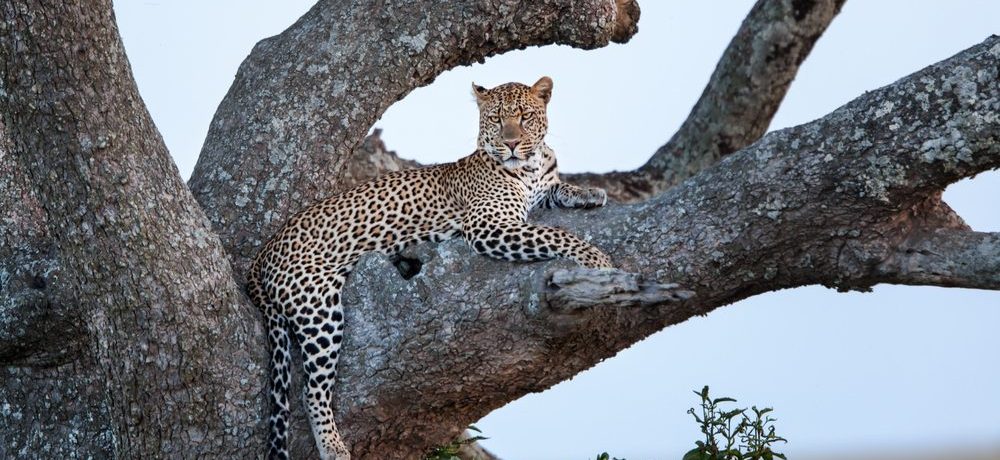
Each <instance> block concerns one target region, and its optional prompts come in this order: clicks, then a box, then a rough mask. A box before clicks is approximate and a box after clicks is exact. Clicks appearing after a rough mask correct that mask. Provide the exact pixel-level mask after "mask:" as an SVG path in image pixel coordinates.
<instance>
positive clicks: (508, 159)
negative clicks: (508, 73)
mask: <svg viewBox="0 0 1000 460" xmlns="http://www.w3.org/2000/svg"><path fill="white" fill-rule="evenodd" d="M472 94H473V95H475V96H476V102H477V103H478V104H479V141H478V145H477V146H478V148H479V149H481V150H484V151H485V152H486V153H488V154H489V155H490V156H491V157H493V158H494V159H495V160H497V161H498V162H500V163H501V164H503V165H504V166H506V167H508V168H515V167H518V166H520V165H521V164H522V163H523V162H525V161H527V160H528V159H529V158H531V157H532V156H534V155H536V154H538V151H539V149H540V148H541V147H542V140H543V139H544V138H545V133H546V132H547V131H548V127H549V121H548V119H547V118H546V116H545V108H546V106H547V105H548V103H549V99H551V98H552V79H551V78H549V77H542V78H540V79H539V80H538V81H537V82H536V83H535V84H534V85H532V86H527V85H522V84H521V83H506V84H503V85H500V86H497V87H496V88H493V89H486V88H483V87H482V86H478V85H476V84H475V83H473V84H472Z"/></svg>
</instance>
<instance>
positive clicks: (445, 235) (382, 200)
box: [248, 77, 611, 459]
mask: <svg viewBox="0 0 1000 460" xmlns="http://www.w3.org/2000/svg"><path fill="white" fill-rule="evenodd" d="M551 92H552V80H551V79H549V78H548V77H543V78H542V79H540V80H539V81H538V82H537V83H535V85H534V86H531V87H528V86H525V85H522V84H520V83H508V84H505V85H501V86H498V87H496V88H493V89H489V90H488V89H486V88H483V87H481V86H475V85H473V93H474V94H475V96H476V100H477V102H478V104H479V109H480V118H479V141H478V148H477V150H476V152H475V153H473V154H472V155H469V156H467V157H465V158H462V159H460V160H458V161H457V162H455V163H449V164H443V165H438V166H432V167H428V168H421V169H412V170H406V171H399V172H395V173H391V174H387V175H384V176H381V177H379V178H377V179H375V180H373V181H371V182H368V183H366V184H363V185H360V186H358V187H356V188H353V189H351V190H348V191H346V192H344V193H342V194H340V195H337V196H334V197H332V198H329V199H327V200H325V201H322V202H320V203H318V204H315V205H313V206H311V207H309V208H307V209H305V210H304V211H302V212H299V213H298V214H296V215H294V216H292V217H291V218H290V219H289V220H288V222H287V223H286V224H285V226H284V227H283V228H282V229H281V230H279V231H278V232H277V233H276V234H275V235H274V237H272V238H271V240H270V241H268V243H267V244H265V245H264V247H263V248H262V249H261V250H260V252H259V253H258V254H257V257H256V258H255V259H254V261H253V263H252V265H251V268H250V272H249V279H248V291H249V294H250V296H251V297H252V298H253V300H254V302H255V303H256V304H257V305H258V306H259V307H260V308H261V309H262V310H263V312H264V316H265V317H266V319H267V327H268V331H269V334H268V339H269V340H268V341H269V344H270V350H271V392H270V396H271V404H272V414H271V417H270V419H269V422H270V436H269V439H268V458H279V459H285V458H288V451H287V448H286V446H287V439H286V438H287V430H288V417H289V412H288V387H289V382H290V381H291V377H290V371H291V370H290V365H291V355H290V347H291V344H292V340H291V339H292V336H294V338H295V339H296V341H297V343H298V344H299V348H300V349H301V351H302V354H303V365H304V367H305V372H306V374H307V380H306V381H307V383H306V388H305V395H304V397H305V400H306V405H307V407H308V413H309V420H310V423H311V425H312V430H313V434H314V436H315V438H316V441H317V444H318V446H319V450H320V453H321V457H322V458H324V459H329V458H336V459H348V458H350V453H349V452H348V449H347V446H346V445H345V444H344V442H343V441H342V439H341V437H340V434H339V432H338V431H337V427H336V425H335V423H334V413H333V407H332V404H331V400H332V395H333V391H332V390H333V383H334V380H335V378H336V373H337V371H336V368H337V360H338V358H339V352H340V343H341V341H342V339H343V334H344V312H343V306H342V299H341V297H340V293H341V288H342V287H343V285H344V282H345V281H346V279H347V276H348V274H349V273H350V272H351V270H352V269H353V267H354V264H355V263H356V262H357V260H358V258H359V257H360V256H361V255H362V254H364V253H367V252H381V253H384V254H392V253H396V252H398V251H400V250H402V249H403V248H404V247H406V246H408V245H410V244H413V243H417V242H420V241H442V240H446V239H449V238H454V237H459V236H463V237H464V238H465V240H466V241H467V242H468V243H469V245H470V246H471V247H472V248H473V249H474V250H475V251H476V252H477V253H480V254H483V255H487V256H489V257H494V258H498V259H504V260H511V261H535V260H545V259H551V258H555V257H567V258H570V259H573V260H576V261H577V262H578V263H580V264H582V265H585V266H588V267H594V268H608V267H611V262H610V260H609V259H608V256H607V255H605V254H604V253H603V252H601V251H600V250H599V249H597V248H596V247H594V246H592V245H590V244H588V243H587V242H585V241H583V240H581V239H580V238H578V237H576V236H574V235H573V234H571V233H569V232H566V231H565V230H562V229H558V228H553V227H545V226H540V225H533V224H530V223H527V222H526V220H527V217H528V212H529V211H530V210H532V209H533V208H536V207H549V208H551V207H565V208H592V207H596V206H602V205H604V204H605V202H606V201H607V195H606V194H605V192H604V190H601V189H596V188H587V189H584V188H580V187H576V186H573V185H569V184H566V183H562V182H560V181H559V176H558V172H557V171H556V159H555V155H554V154H553V152H552V149H550V148H549V147H548V146H547V145H545V143H544V142H543V138H544V136H545V133H546V131H547V128H548V122H547V119H546V112H545V109H546V106H547V104H548V102H549V99H550V96H551Z"/></svg>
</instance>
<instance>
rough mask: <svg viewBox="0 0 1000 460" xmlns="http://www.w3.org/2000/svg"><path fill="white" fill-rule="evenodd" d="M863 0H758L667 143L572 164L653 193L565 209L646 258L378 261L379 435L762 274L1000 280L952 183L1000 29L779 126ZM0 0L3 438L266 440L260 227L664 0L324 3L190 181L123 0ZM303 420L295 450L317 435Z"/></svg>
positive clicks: (443, 427) (801, 280)
mask: <svg viewBox="0 0 1000 460" xmlns="http://www.w3.org/2000/svg"><path fill="white" fill-rule="evenodd" d="M841 6H842V2H838V1H813V2H800V1H792V2H788V1H781V0H760V1H759V2H758V4H757V5H756V6H755V7H754V9H753V10H752V11H751V12H750V14H749V15H748V17H747V19H746V20H745V22H744V23H743V25H742V26H741V28H740V31H739V32H738V33H737V34H736V36H735V37H734V39H733V41H732V43H731V44H730V46H729V49H728V50H727V51H726V53H725V54H724V56H723V57H722V59H721V61H720V64H719V66H718V68H717V69H716V72H715V74H714V75H713V77H712V79H711V82H710V83H709V85H708V87H707V88H706V89H705V92H704V94H703V95H702V98H701V100H700V101H699V103H698V104H697V105H696V106H695V108H694V109H693V110H692V113H691V116H690V117H689V119H688V121H687V122H686V123H685V124H684V125H683V126H682V128H681V129H680V130H679V131H678V133H676V134H675V135H674V136H673V137H672V138H670V140H669V141H668V142H667V143H666V144H665V145H664V146H663V147H662V148H661V149H659V150H658V151H657V153H656V154H654V155H653V157H652V159H651V160H650V162H649V163H648V164H647V165H645V166H644V167H643V168H640V169H639V170H638V171H633V172H625V173H613V174H606V175H582V176H577V177H570V178H568V180H570V181H576V182H581V181H585V182H589V183H592V184H597V185H602V186H604V187H606V188H608V189H609V191H611V193H612V196H614V197H616V198H617V199H618V200H619V201H622V202H633V203H632V204H613V205H611V206H609V207H607V208H606V209H602V210H599V211H595V213H586V214H580V213H552V214H549V215H546V216H543V217H542V220H543V221H544V222H546V223H548V224H551V225H559V226H563V227H566V228H569V229H571V230H572V231H573V232H575V233H577V234H579V235H583V236H585V237H587V238H591V239H592V240H593V241H594V242H595V243H596V244H598V245H599V246H600V247H602V248H605V250H606V251H607V252H609V253H610V254H613V257H614V258H615V262H616V263H617V264H618V265H619V266H620V267H621V268H622V269H623V271H622V272H612V273H595V272H590V271H586V270H581V269H578V268H576V267H573V266H572V264H570V263H567V262H564V261H555V262H549V263H542V264H532V265H514V264H507V263H502V262H496V261H492V260H488V259H485V258H482V257H476V256H474V255H473V254H472V252H471V251H469V250H467V249H466V248H465V247H464V243H462V242H460V241H454V242H448V243H444V244H440V245H429V244H428V245H422V246H418V247H416V248H414V249H413V250H412V251H408V253H407V254H405V255H404V257H403V258H401V259H399V260H387V259H385V258H383V257H378V256H370V257H368V258H366V259H365V260H364V261H363V262H362V263H361V264H360V265H359V267H358V269H357V271H356V273H355V274H354V276H353V279H352V281H351V282H349V283H348V289H347V293H346V300H347V303H348V304H349V305H350V308H349V312H348V315H347V316H348V317H347V321H348V327H349V333H348V336H347V340H346V343H345V348H344V355H343V356H344V358H343V361H342V363H341V377H340V383H339V385H338V390H337V409H338V425H339V426H341V427H342V429H343V430H344V432H345V433H344V434H345V435H346V437H347V438H348V440H349V441H350V442H351V443H352V448H353V451H354V452H355V454H356V455H358V456H370V457H372V458H397V457H407V458H409V457H414V456H418V455H420V454H422V453H424V452H427V451H428V450H430V448H431V447H432V446H434V445H439V444H442V443H444V442H447V441H448V440H449V439H451V438H453V437H455V436H456V435H458V434H459V433H460V432H461V430H462V429H463V428H464V427H465V426H466V425H467V424H468V423H469V422H471V421H474V420H476V419H478V418H479V417H480V416H482V415H484V414H485V413H487V412H489V411H490V410H492V409H493V408H496V407H498V406H500V405H502V404H504V403H505V402H507V401H510V400H513V399H515V398H517V397H519V396H521V395H523V394H525V393H527V392H530V391H538V390H541V389H544V388H547V387H549V386H551V385H553V384H555V383H557V382H559V381H561V380H564V379H566V378H569V377H570V376H572V375H574V374H575V373H577V372H579V371H581V370H583V369H586V368H587V367H590V366H592V365H593V364H595V363H596V362H598V361H600V360H601V359H604V358H606V357H608V356H611V355H613V354H614V353H615V352H617V351H619V350H621V349H623V348H625V347H627V346H628V345H630V344H631V343H634V342H635V341H637V340H639V339H641V338H643V337H645V336H647V335H649V334H651V333H653V332H655V331H657V330H659V329H662V328H663V327H665V326H666V325H669V324H675V323H678V322H681V321H684V320H685V319H687V318H690V317H691V316H693V315H699V314H704V313H706V312H708V311H710V310H712V309H714V308H716V307H718V306H721V305H725V304H728V303H731V302H733V301H736V300H739V299H742V298H746V297H749V296H752V295H755V294H758V293H762V292H766V291H770V290H776V289H782V288H786V287H793V286H801V285H806V284H823V285H827V286H831V287H836V288H838V289H842V290H850V289H861V290H863V289H867V288H868V287H870V286H872V285H873V284H876V283H886V282H887V283H900V284H927V285H939V286H964V287H977V288H983V289H994V290H997V289H1000V235H998V234H995V233H980V232H973V231H971V230H969V229H968V227H967V226H965V224H964V223H963V222H962V220H961V218H959V217H958V216H957V215H955V214H954V213H953V212H952V211H951V210H950V209H949V208H948V207H947V205H945V204H944V203H943V202H942V201H941V200H940V192H941V190H942V189H943V188H944V187H945V186H946V185H947V184H949V183H951V182H954V181H956V180H958V179H960V178H963V177H969V176H972V175H974V174H976V173H978V172H981V171H985V170H988V169H991V168H996V167H997V166H998V165H1000V147H998V146H1000V142H998V139H997V133H998V132H1000V130H998V124H1000V119H998V117H997V115H996V113H997V112H998V110H1000V85H997V84H996V83H997V67H998V61H1000V38H998V37H991V38H988V39H986V41H984V42H983V43H981V44H980V45H977V46H975V47H973V48H970V49H969V50H966V51H964V52H962V53H959V54H958V55H956V56H954V57H952V58H950V59H948V60H946V61H944V62H941V63H938V64H935V65H932V66H930V67H928V68H926V69H924V70H922V71H920V72H917V73H916V74H914V75H911V76H908V77H905V78H904V79H902V80H900V81H898V82H896V83H893V84H892V85H890V86H887V87H885V88H882V89H878V90H875V91H873V92H870V93H866V94H865V95H863V96H861V97H859V98H858V99H856V100H855V101H853V102H851V103H849V104H847V105H846V106H844V107H842V108H840V109H838V110H837V111H835V112H833V113H831V114H830V115H828V116H826V117H824V118H822V119H820V120H817V121H815V122H812V123H809V124H806V125H803V126H799V127H795V128H790V129H787V130H782V131H779V132H775V133H771V134H768V135H766V136H763V134H764V130H765V129H766V126H767V125H768V122H769V121H770V118H771V116H772V115H773V113H774V111H775V109H776V108H777V106H778V105H779V104H780V101H781V99H782V97H783V95H784V92H785V90H786V89H787V88H788V85H789V84H790V82H791V80H792V79H793V77H794V75H795V72H796V70H797V68H798V65H799V64H800V63H801V62H802V60H803V59H805V57H806V56H807V55H808V52H809V50H810V48H811V47H812V44H813V43H815V41H816V39H818V37H819V36H820V35H821V34H822V32H823V30H825V28H826V26H827V25H828V24H829V23H830V21H831V20H832V19H833V17H834V16H835V15H836V13H837V12H838V11H839V9H840V7H841ZM0 12H2V15H3V22H2V24H0V63H2V64H3V66H2V67H0V84H2V86H0V90H2V91H0V170H2V174H0V209H2V210H3V214H2V215H3V216H5V220H3V224H2V225H0V238H2V243H3V244H2V245H0V283H2V284H0V289H2V290H0V363H2V364H3V365H4V369H3V371H2V372H3V376H4V378H3V379H2V381H0V419H2V421H3V423H0V432H2V433H3V436H2V438H3V439H4V443H3V444H2V446H0V453H2V454H3V456H5V457H6V456H26V455H28V454H32V455H33V456H34V455H43V456H47V457H72V456H87V455H92V456H96V457H107V456H113V455H114V456H128V457H133V456H134V457H153V456H176V457H184V458H187V457H213V456H215V457H223V458H244V457H255V456H259V455H260V454H261V452H263V442H264V439H265V427H264V414H265V413H266V401H265V398H264V393H263V391H264V389H265V387H266V358H265V356H264V354H265V352H264V350H265V346H264V336H263V333H262V328H261V325H260V324H261V323H260V318H259V316H258V313H257V312H256V311H255V310H254V309H253V307H251V306H250V304H249V302H248V301H247V300H246V298H245V296H244V295H243V294H242V280H243V271H244V270H245V268H246V265H247V262H248V260H249V258H250V257H251V256H252V255H253V253H254V251H255V250H256V248H257V247H258V246H259V245H260V244H261V243H262V242H263V241H264V240H265V239H266V238H267V236H268V235H270V234H271V232H273V231H274V230H275V229H276V228H277V226H278V225H280V224H281V223H282V222H283V221H284V219H285V218H286V217H288V216H289V215H290V214H291V213H293V212H295V211H296V210H298V209H300V208H301V207H303V206H305V205H307V204H308V203H311V202H313V201H315V200H317V199H319V198H321V197H324V196H327V195H329V194H330V193H333V192H334V191H337V190H342V189H344V188H346V187H349V186H350V185H353V184H355V183H357V182H359V181H363V180H365V179H368V178H369V177H371V174H374V173H377V172H379V171H383V170H385V169H392V168H399V167H408V166H411V165H408V164H404V162H402V161H401V160H399V159H398V158H396V157H394V156H393V155H391V154H389V153H387V152H385V149H384V147H383V146H381V144H380V142H379V141H378V139H377V138H369V139H367V140H365V139H364V135H365V133H366V132H367V129H368V127H369V126H371V124H372V123H373V122H374V121H375V120H376V119H377V118H378V116H379V115H380V114H381V113H382V112H383V111H384V110H385V109H386V108H387V107H388V106H389V105H390V104H391V103H393V102H394V101H396V100H398V99H400V98H402V97H403V96H405V95H406V94H407V93H408V92H409V91H411V90H412V89H414V88H416V87H418V86H421V85H425V84H428V83H429V82H430V81H432V80H433V79H434V77H435V76H436V75H438V74H439V73H440V72H442V71H444V70H446V69H448V68H451V67H453V66H456V65H462V64H466V63H470V62H473V61H476V60H481V59H484V58H485V57H488V56H490V55H494V54H497V53H501V52H504V51H507V50H511V49H518V48H523V47H526V46H532V45H544V44H551V43H562V44H568V45H572V46H576V47H580V48H595V47H599V46H603V45H605V44H607V43H609V42H610V41H626V40H627V39H628V38H629V37H630V36H631V35H632V34H634V33H635V32H636V22H637V20H638V16H639V10H638V6H637V5H636V4H635V3H634V2H632V1H629V0H616V1H614V2H612V1H610V0H550V1H546V2H527V1H515V0H501V1H492V2H449V1H445V0H437V1H425V2H403V1H393V0H382V1H379V2H375V1H367V0H358V1H356V2H336V1H320V2H319V3H317V5H316V6H314V7H313V8H312V9H311V10H310V11H309V13H307V14H306V15H305V16H303V17H302V18H301V19H300V20H299V21H298V22H296V24H294V25H293V26H291V27H290V28H289V29H288V30H286V31H285V32H284V33H282V34H280V35H278V36H276V37H272V38H268V39H265V40H263V41H261V42H260V43H259V44H258V45H257V46H256V47H255V48H254V50H253V52H252V53H251V55H250V56H249V57H248V58H247V60H246V61H245V62H244V64H243V65H242V66H241V68H240V71H239V73H238V75H237V77H236V81H235V82H234V84H233V86H232V88H231V89H230V92H229V94H228V95H227V96H226V98H225V100H224V101H223V103H222V104H221V106H220V107H219V110H218V112H217V114H216V116H215V119H214V120H213V122H212V125H211V129H210V132H209V136H208V139H207V140H206V142H205V146H204V148H203V151H202V155H201V158H200V160H199V163H198V166H197V167H196V169H195V172H194V175H193V176H192V178H191V181H190V182H189V183H188V184H187V186H185V184H184V183H183V181H181V180H180V177H179V176H178V174H177V171H176V168H175V167H174V165H173V163H172V161H171V160H170V157H169V155H168V152H167V150H166V148H165V147H164V145H163V143H162V141H161V140H160V138H159V135H158V133H157V132H156V129H155V127H154V125H153V123H152V121H151V120H150V118H149V115H148V113H146V110H145V107H144V106H143V104H142V102H141V99H140V98H139V96H138V93H137V91H136V88H135V84H134V81H133V80H132V78H131V74H130V70H129V68H128V63H127V60H126V58H125V55H124V51H123V50H122V46H121V42H120V40H119V37H118V34H117V30H116V26H115V24H114V19H113V16H112V13H111V6H110V3H109V2H107V1H102V0H82V1H80V2H78V3H74V4H63V3H58V2H56V3H51V2H40V1H30V0H23V1H18V2H8V3H5V4H3V5H0ZM764 31H766V32H767V33H763V32H764ZM762 136H763V137H762ZM372 165H374V167H373V166H372ZM708 166H714V167H713V168H711V169H707V167H708ZM626 229H627V230H628V231H627V232H626V231H625V230H626ZM626 234H627V235H629V236H628V237H622V235H626ZM393 262H394V263H393ZM393 265H396V266H398V267H399V268H397V267H394V266H393ZM397 270H403V271H406V272H407V275H414V274H415V275H416V276H409V277H408V278H404V277H403V276H400V274H399V273H398V271H397ZM671 283H676V284H671ZM294 418H295V420H296V421H298V422H300V426H299V427H298V432H297V433H296V435H295V436H294V440H295V442H296V445H295V446H293V447H294V449H295V450H296V451H298V452H299V453H302V452H307V451H309V450H311V449H312V440H311V438H310V437H309V435H308V430H307V429H306V428H305V424H306V421H305V417H304V416H302V414H297V415H295V416H294Z"/></svg>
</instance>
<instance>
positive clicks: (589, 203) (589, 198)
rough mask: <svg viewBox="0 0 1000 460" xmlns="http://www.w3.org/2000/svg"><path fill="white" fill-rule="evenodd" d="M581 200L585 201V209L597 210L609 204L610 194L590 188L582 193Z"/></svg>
mask: <svg viewBox="0 0 1000 460" xmlns="http://www.w3.org/2000/svg"><path fill="white" fill-rule="evenodd" d="M582 195H583V196H581V197H580V198H581V200H582V201H583V206H581V207H582V208H584V209H590V208H597V207H600V206H604V205H606V204H608V192H605V191H604V189H603V188H598V187H589V188H587V189H586V190H584V192H583V193H582Z"/></svg>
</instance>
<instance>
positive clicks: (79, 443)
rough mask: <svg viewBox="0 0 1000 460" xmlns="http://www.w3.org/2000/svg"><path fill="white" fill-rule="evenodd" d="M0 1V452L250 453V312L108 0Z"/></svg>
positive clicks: (253, 356) (254, 383) (256, 401)
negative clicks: (0, 359)
mask: <svg viewBox="0 0 1000 460" xmlns="http://www.w3.org/2000/svg"><path fill="white" fill-rule="evenodd" d="M0 14H2V16H3V21H2V25H0V27H2V29H0V62H2V64H3V65H2V68H0V72H2V73H0V82H2V83H0V84H2V90H3V91H2V92H0V117H2V125H3V133H4V134H5V136H4V137H5V140H4V142H3V145H2V147H3V150H4V152H3V154H2V158H3V163H4V166H3V168H4V169H5V170H6V171H10V172H12V173H13V174H14V176H13V181H12V183H11V184H5V185H8V186H9V188H7V189H6V190H4V191H3V195H4V201H3V204H4V213H3V214H4V215H5V216H6V215H13V216H15V217H14V219H13V220H14V225H7V224H6V223H5V225H4V226H3V231H2V237H3V240H4V243H5V244H4V250H3V252H4V253H3V256H5V260H4V262H5V263H4V265H5V269H6V270H5V271H6V273H5V275H6V276H5V278H6V277H12V278H13V279H19V280H20V281H17V282H14V283H7V282H5V283H4V291H5V292H4V299H3V302H2V305H3V306H4V310H5V315H4V316H5V318H4V320H3V321H2V323H3V324H4V325H5V326H8V327H9V326H11V325H13V326H14V328H15V329H17V328H18V326H27V327H28V329H27V330H23V331H20V330H14V331H10V330H9V329H7V330H5V331H4V335H5V337H4V338H3V339H2V340H0V344H3V348H0V356H4V364H6V365H7V366H5V367H4V369H3V373H4V378H3V382H2V389H0V397H2V399H3V401H4V404H3V407H4V409H3V411H2V412H0V417H2V419H3V423H2V425H3V426H4V427H5V428H4V436H3V439H4V443H3V445H2V447H0V454H2V455H0V456H4V457H6V456H8V455H7V454H10V456H19V455H25V456H34V455H35V454H36V453H39V454H40V455H45V456H49V457H53V458H56V457H73V456H77V455H81V454H80V453H81V452H83V453H84V454H83V455H82V456H86V455H95V456H112V455H113V456H120V457H128V458H154V457H164V456H166V457H196V456H219V457H229V458H243V457H252V456H254V455H257V453H258V452H260V449H261V446H263V441H262V440H261V437H260V436H259V433H260V432H261V427H262V424H261V414H262V413H263V409H264V406H265V405H264V403H263V400H262V398H261V397H260V392H261V383H262V382H263V379H262V378H261V376H262V375H263V370H262V369H263V365H264V363H265V360H264V359H263V353H261V351H260V349H261V348H262V347H263V345H264V342H263V336H262V331H261V327H260V326H259V323H258V321H257V318H256V316H257V313H256V312H254V311H253V309H251V308H250V307H249V306H248V305H247V304H246V302H245V301H244V296H243V294H242V293H241V291H240V289H239V285H238V284H237V283H235V282H234V280H233V276H232V270H231V268H230V267H229V265H228V261H227V258H226V256H225V253H224V251H223V249H222V246H221V244H220V241H219V239H218V237H217V236H216V235H215V234H214V233H213V232H212V230H211V227H210V225H209V223H208V220H207V219H205V215H204V213H203V212H202V211H201V209H200V207H199V206H198V204H197V203H196V202H195V201H194V199H193V198H192V197H191V195H190V193H189V192H188V191H187V189H186V187H185V186H184V183H183V181H181V179H180V177H179V175H178V173H177V169H176V166H175V165H174V164H173V161H172V160H171V158H170V156H169V154H168V153H167V149H166V147H165V146H164V144H163V142H162V140H161V139H160V135H159V133H158V132H157V131H156V128H155V127H154V126H153V123H152V121H151V120H150V118H149V114H148V113H147V112H146V109H145V107H144V106H143V104H142V102H141V99H140V97H139V94H138V91H137V89H136V87H135V83H134V81H133V78H132V74H131V71H130V69H129V67H128V63H127V61H126V58H125V54H124V50H123V48H122V45H121V41H120V39H119V37H118V31H117V28H116V26H115V23H114V19H113V17H112V14H111V4H110V2H107V1H97V0H95V1H81V2H74V3H62V2H43V1H25V2H16V3H12V2H6V3H4V4H3V5H2V6H0ZM6 171H5V172H6ZM18 193H19V194H20V196H25V197H26V198H27V199H26V200H25V204H26V207H25V208H22V207H21V206H19V205H18V203H17V200H18V196H19V195H16V194H18ZM8 244H10V246H8ZM11 268H12V269H11ZM24 280H27V282H25V281H24ZM8 315H9V316H8ZM21 318H24V319H25V320H26V321H27V324H25V325H18V321H20V320H21ZM5 329H6V328H5ZM22 332H23V333H22ZM33 343H43V344H44V346H43V347H37V349H34V348H35V347H34V346H33V345H32V344H33ZM12 345H13V346H12ZM25 348H29V349H28V350H25ZM10 365H13V366H16V367H8V366H10ZM59 435H62V437H59Z"/></svg>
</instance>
